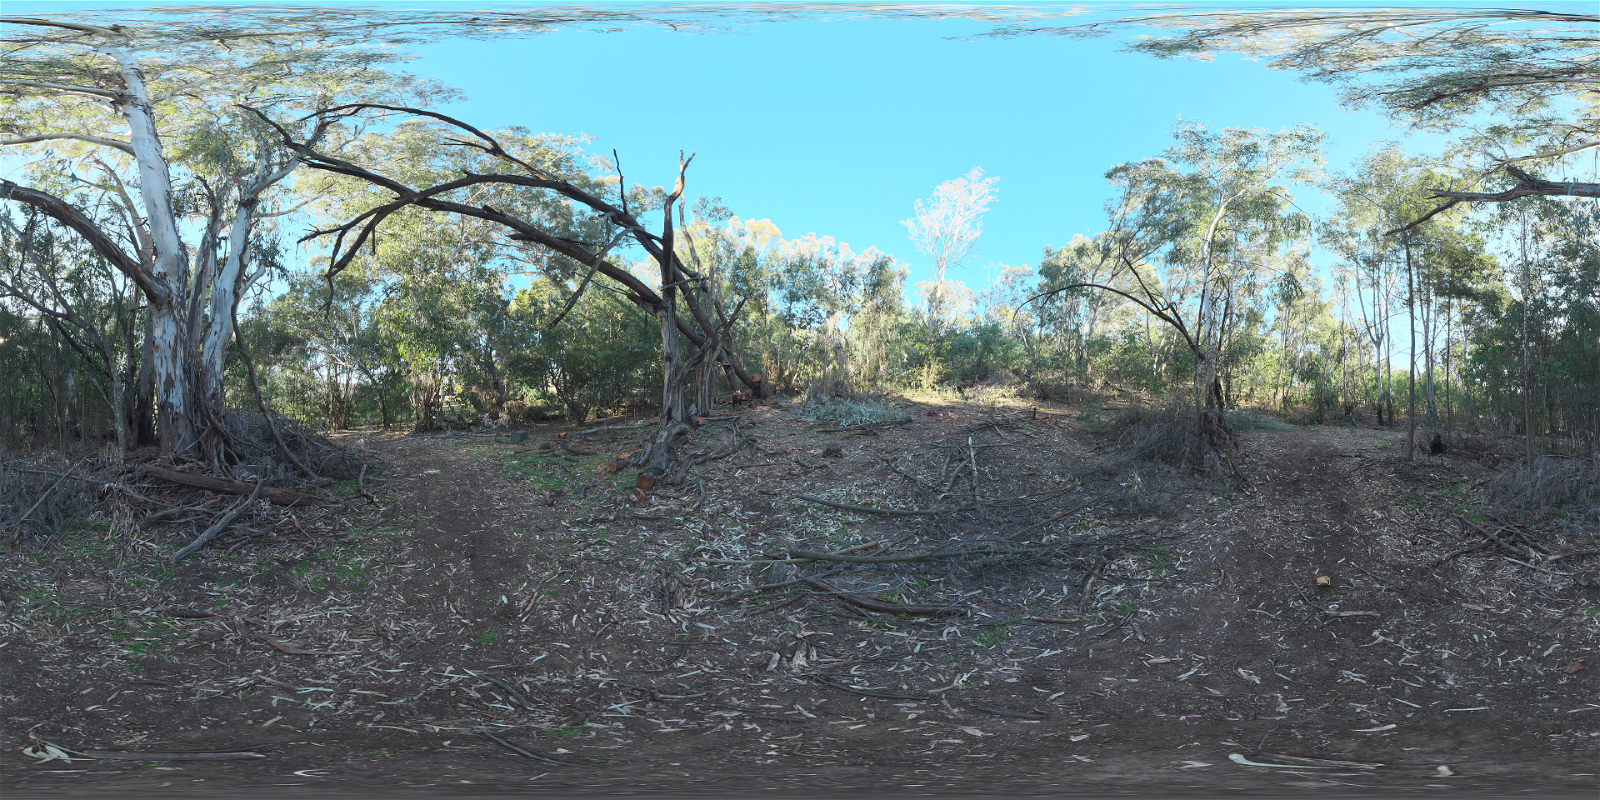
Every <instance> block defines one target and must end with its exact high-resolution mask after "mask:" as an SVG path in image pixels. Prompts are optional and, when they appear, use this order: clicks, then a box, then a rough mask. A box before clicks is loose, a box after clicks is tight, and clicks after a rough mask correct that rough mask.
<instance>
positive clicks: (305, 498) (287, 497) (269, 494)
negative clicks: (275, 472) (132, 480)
mask: <svg viewBox="0 0 1600 800" xmlns="http://www.w3.org/2000/svg"><path fill="white" fill-rule="evenodd" d="M139 471H140V472H143V473H145V474H146V475H150V476H151V477H155V478H160V479H162V480H165V481H171V482H173V483H177V484H182V485H184V486H193V487H195V488H196V489H206V490H208V491H212V492H220V493H222V494H233V495H239V496H241V497H242V496H244V495H248V494H252V493H254V491H255V489H256V488H257V487H256V486H251V485H250V484H248V483H245V482H244V481H236V480H232V479H229V478H213V477H211V476H209V475H192V474H190V473H187V472H179V471H177V470H175V469H165V468H163V467H152V466H149V465H146V466H143V467H140V468H139ZM260 488H261V496H262V497H263V498H265V499H266V500H267V501H268V502H271V503H275V504H277V505H280V506H300V505H310V503H311V500H312V498H311V496H310V495H304V494H301V493H299V492H294V491H290V490H288V489H279V488H277V487H275V486H266V487H260Z"/></svg>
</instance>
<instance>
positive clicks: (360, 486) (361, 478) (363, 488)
mask: <svg viewBox="0 0 1600 800" xmlns="http://www.w3.org/2000/svg"><path fill="white" fill-rule="evenodd" d="M356 491H357V492H360V493H361V496H362V497H365V498H367V500H368V501H370V502H371V503H372V504H373V505H377V504H378V498H376V497H374V496H373V495H372V492H369V491H367V465H366V464H362V465H361V474H360V475H357V476H356Z"/></svg>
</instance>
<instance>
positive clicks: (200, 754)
mask: <svg viewBox="0 0 1600 800" xmlns="http://www.w3.org/2000/svg"><path fill="white" fill-rule="evenodd" d="M78 755H81V756H88V757H89V758H95V759H100V760H102V761H110V760H122V761H235V760H239V759H245V758H266V755H265V754H262V753H254V752H250V751H248V750H233V751H226V752H214V751H197V752H189V753H184V752H177V753H154V752H152V753H139V752H132V751H123V750H86V751H84V752H82V753H79V754H78Z"/></svg>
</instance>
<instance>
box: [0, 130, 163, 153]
mask: <svg viewBox="0 0 1600 800" xmlns="http://www.w3.org/2000/svg"><path fill="white" fill-rule="evenodd" d="M49 139H71V140H73V141H78V142H88V143H89V144H98V145H101V146H102V147H115V148H117V149H118V150H121V151H123V152H124V153H127V154H128V155H130V156H131V155H133V154H134V153H133V145H131V144H128V143H127V142H119V141H117V140H116V139H106V138H102V137H99V136H89V135H86V134H82V133H42V134H39V135H37V136H23V137H21V138H17V139H4V140H0V146H3V145H8V144H32V143H33V142H43V141H46V140H49Z"/></svg>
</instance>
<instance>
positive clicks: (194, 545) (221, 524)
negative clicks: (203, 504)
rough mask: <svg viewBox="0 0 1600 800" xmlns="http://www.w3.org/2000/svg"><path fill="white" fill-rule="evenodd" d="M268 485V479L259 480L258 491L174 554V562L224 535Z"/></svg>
mask: <svg viewBox="0 0 1600 800" xmlns="http://www.w3.org/2000/svg"><path fill="white" fill-rule="evenodd" d="M266 485H267V481H266V478H260V479H258V480H257V481H256V490H255V491H253V492H251V493H250V496H249V497H247V498H245V499H244V500H242V501H240V502H238V503H235V504H234V506H233V508H230V509H228V510H227V512H226V513H224V514H223V515H222V518H221V519H219V520H217V521H216V524H214V525H212V526H211V527H210V528H207V529H206V532H205V533H202V534H200V536H199V537H198V538H196V539H195V540H194V541H192V542H190V543H189V546H188V547H185V548H183V549H182V550H179V551H178V552H176V553H173V554H172V560H173V561H182V560H184V559H185V558H188V557H189V555H190V554H191V553H193V552H194V551H196V550H199V549H200V548H202V547H205V545H206V542H209V541H211V540H212V539H215V538H217V535H218V534H220V533H222V531H223V530H225V529H226V528H227V527H228V524H229V523H231V522H233V520H234V518H235V517H238V516H239V513H240V512H242V511H244V510H245V509H246V508H248V507H249V506H250V504H251V503H254V502H255V501H256V497H258V496H260V494H261V487H263V486H266Z"/></svg>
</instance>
